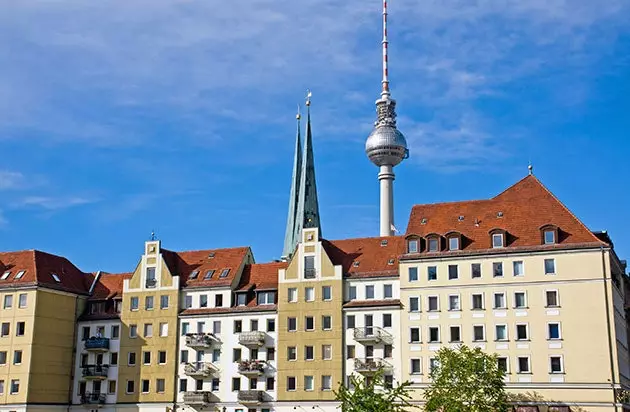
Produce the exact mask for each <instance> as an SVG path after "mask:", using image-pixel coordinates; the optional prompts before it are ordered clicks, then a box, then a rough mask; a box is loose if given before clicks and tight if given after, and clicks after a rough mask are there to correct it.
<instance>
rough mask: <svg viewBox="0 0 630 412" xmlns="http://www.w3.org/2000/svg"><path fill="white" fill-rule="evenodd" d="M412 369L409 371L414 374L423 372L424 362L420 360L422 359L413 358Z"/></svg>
mask: <svg viewBox="0 0 630 412" xmlns="http://www.w3.org/2000/svg"><path fill="white" fill-rule="evenodd" d="M410 369H411V370H410V371H409V372H411V373H412V374H414V375H417V374H420V373H422V362H420V359H411V368H410Z"/></svg>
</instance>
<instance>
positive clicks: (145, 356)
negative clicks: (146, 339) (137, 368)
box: [142, 352, 151, 365]
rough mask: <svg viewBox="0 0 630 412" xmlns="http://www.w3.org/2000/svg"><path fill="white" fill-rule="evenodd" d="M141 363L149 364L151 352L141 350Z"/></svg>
mask: <svg viewBox="0 0 630 412" xmlns="http://www.w3.org/2000/svg"><path fill="white" fill-rule="evenodd" d="M142 363H143V364H145V365H150V364H151V352H142Z"/></svg>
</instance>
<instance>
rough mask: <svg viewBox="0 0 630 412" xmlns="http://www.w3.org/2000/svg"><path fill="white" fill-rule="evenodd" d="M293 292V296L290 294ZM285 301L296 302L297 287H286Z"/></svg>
mask: <svg viewBox="0 0 630 412" xmlns="http://www.w3.org/2000/svg"><path fill="white" fill-rule="evenodd" d="M292 294H293V296H291V295H292ZM287 301H288V302H289V303H297V301H298V290H297V288H287Z"/></svg>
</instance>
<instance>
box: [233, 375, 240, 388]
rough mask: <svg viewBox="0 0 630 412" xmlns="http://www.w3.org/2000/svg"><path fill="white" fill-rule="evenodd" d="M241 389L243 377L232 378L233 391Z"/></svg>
mask: <svg viewBox="0 0 630 412" xmlns="http://www.w3.org/2000/svg"><path fill="white" fill-rule="evenodd" d="M240 390H241V378H232V391H240Z"/></svg>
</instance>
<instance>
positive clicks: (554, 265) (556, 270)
mask: <svg viewBox="0 0 630 412" xmlns="http://www.w3.org/2000/svg"><path fill="white" fill-rule="evenodd" d="M548 260H550V261H552V262H553V272H547V261H548ZM543 270H544V273H545V275H548V276H553V275H555V274H556V273H557V272H558V268H557V267H556V259H554V258H549V259H545V260H543Z"/></svg>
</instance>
